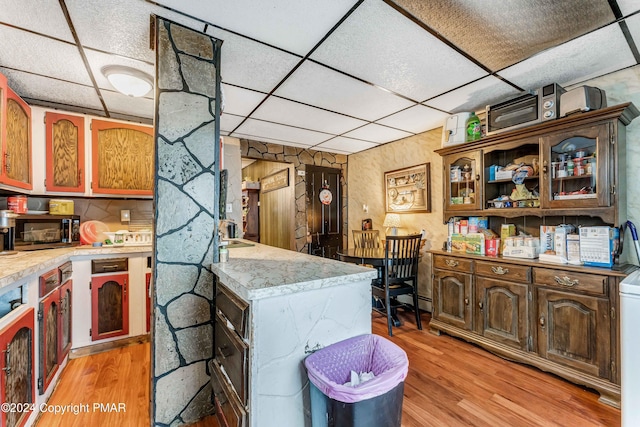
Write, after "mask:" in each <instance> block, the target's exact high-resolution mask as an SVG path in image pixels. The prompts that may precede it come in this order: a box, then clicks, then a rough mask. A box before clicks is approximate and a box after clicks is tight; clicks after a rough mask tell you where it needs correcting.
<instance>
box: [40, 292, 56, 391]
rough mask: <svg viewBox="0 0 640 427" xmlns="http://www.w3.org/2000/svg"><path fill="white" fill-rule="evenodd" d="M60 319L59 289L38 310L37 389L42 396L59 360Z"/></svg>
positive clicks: (45, 299) (41, 302)
mask: <svg viewBox="0 0 640 427" xmlns="http://www.w3.org/2000/svg"><path fill="white" fill-rule="evenodd" d="M59 318H60V289H59V288H56V289H55V290H54V291H52V292H51V293H49V294H48V295H47V296H46V297H44V298H42V300H41V301H40V309H39V310H38V323H39V328H38V329H39V336H40V340H39V344H40V348H39V350H38V351H39V352H40V372H39V374H40V377H39V379H38V389H39V392H40V394H44V392H45V390H46V389H47V387H49V383H51V380H52V379H53V377H54V375H55V374H56V372H58V367H59V366H60V361H61V360H60V359H59V358H58V340H59V335H58V334H59V328H58V323H59Z"/></svg>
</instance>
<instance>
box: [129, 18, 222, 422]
mask: <svg viewBox="0 0 640 427" xmlns="http://www.w3.org/2000/svg"><path fill="white" fill-rule="evenodd" d="M156 32H157V36H156V37H157V42H156V46H157V53H156V70H157V73H156V74H157V88H156V120H155V126H156V193H155V196H156V199H155V202H156V211H155V220H156V223H155V225H156V226H155V269H154V274H155V280H154V296H153V301H154V303H153V304H154V326H153V330H152V332H151V336H152V358H151V360H152V370H151V377H152V391H151V408H152V409H151V410H152V420H153V423H154V424H155V425H156V426H169V425H171V426H177V425H182V424H186V423H192V422H194V421H197V420H199V419H201V418H203V417H204V416H206V415H209V414H211V413H213V412H214V407H213V406H212V403H211V387H210V385H209V375H208V373H207V362H208V361H209V360H210V359H212V358H213V351H212V344H213V343H212V340H213V320H212V318H213V310H212V307H213V297H214V296H213V290H212V289H213V286H212V285H213V274H212V272H211V270H210V265H211V263H212V262H213V260H214V257H217V248H216V246H215V245H216V243H217V238H216V239H214V235H215V233H216V232H217V229H218V226H217V219H218V211H217V204H218V195H217V193H218V192H217V191H216V190H217V189H218V188H219V187H218V185H219V181H218V182H216V180H217V179H219V178H218V177H217V176H216V171H217V170H218V169H219V167H218V164H217V163H216V152H217V148H216V147H217V146H218V144H217V141H218V135H219V127H217V126H216V122H217V118H218V117H219V107H218V106H217V105H216V94H217V93H219V85H220V82H219V73H218V72H217V71H219V64H220V46H221V42H220V41H216V40H215V39H212V38H211V37H209V36H207V35H205V34H201V33H198V32H196V31H193V30H190V29H188V28H185V27H182V26H180V25H178V24H175V23H172V22H170V21H166V20H164V19H162V18H158V19H157V21H156ZM132 380H134V381H135V380H138V379H132Z"/></svg>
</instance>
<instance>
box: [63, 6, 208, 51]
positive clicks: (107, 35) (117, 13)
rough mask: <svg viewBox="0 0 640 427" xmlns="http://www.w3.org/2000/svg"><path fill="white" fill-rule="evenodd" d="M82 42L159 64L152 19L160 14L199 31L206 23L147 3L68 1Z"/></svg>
mask: <svg viewBox="0 0 640 427" xmlns="http://www.w3.org/2000/svg"><path fill="white" fill-rule="evenodd" d="M66 5H67V9H68V10H69V15H70V16H71V21H72V22H73V25H74V27H75V29H76V33H77V34H78V38H79V40H80V43H81V44H82V45H83V46H86V47H90V48H93V49H96V50H102V51H104V52H111V53H114V54H116V55H122V56H125V57H127V58H133V59H137V60H139V61H146V62H148V63H150V64H154V63H155V55H156V53H155V51H154V50H153V49H150V48H149V39H150V30H149V28H150V24H149V22H150V16H151V15H152V14H156V15H158V16H162V17H164V18H167V19H169V20H172V21H174V22H177V23H179V24H182V25H184V26H186V27H189V28H194V29H196V30H198V31H202V30H203V29H204V24H202V23H201V22H198V21H196V20H194V19H191V18H187V17H185V16H183V15H180V14H178V13H175V12H171V11H168V10H166V9H164V8H161V7H158V6H154V5H152V4H151V3H149V2H146V1H131V0H100V1H78V0H76V1H67V2H66Z"/></svg>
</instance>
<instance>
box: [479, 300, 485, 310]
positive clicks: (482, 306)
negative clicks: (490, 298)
mask: <svg viewBox="0 0 640 427" xmlns="http://www.w3.org/2000/svg"><path fill="white" fill-rule="evenodd" d="M478 307H480V310H482V309H483V308H484V304H483V303H482V301H480V302H479V303H478Z"/></svg>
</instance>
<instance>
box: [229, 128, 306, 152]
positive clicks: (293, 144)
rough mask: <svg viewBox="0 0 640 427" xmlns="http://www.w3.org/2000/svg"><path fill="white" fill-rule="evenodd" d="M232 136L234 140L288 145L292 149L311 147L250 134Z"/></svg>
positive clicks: (235, 133) (234, 134)
mask: <svg viewBox="0 0 640 427" xmlns="http://www.w3.org/2000/svg"><path fill="white" fill-rule="evenodd" d="M231 136H232V137H233V138H244V139H251V140H253V141H260V142H271V143H273V144H279V145H287V146H290V147H300V148H309V147H311V146H310V145H307V144H303V143H297V142H291V141H283V140H281V139H275V138H269V137H265V136H263V135H252V134H248V133H238V132H234V133H233V135H231Z"/></svg>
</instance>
